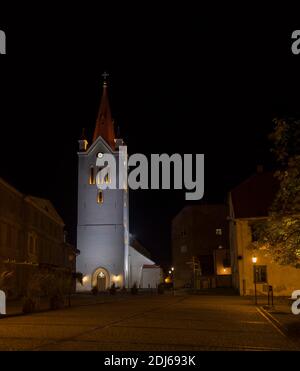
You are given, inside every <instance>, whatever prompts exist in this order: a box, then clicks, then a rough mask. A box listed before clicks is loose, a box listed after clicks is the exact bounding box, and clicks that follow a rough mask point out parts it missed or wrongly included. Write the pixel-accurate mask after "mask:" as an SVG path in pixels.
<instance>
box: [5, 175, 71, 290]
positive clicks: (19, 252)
mask: <svg viewBox="0 0 300 371" xmlns="http://www.w3.org/2000/svg"><path fill="white" fill-rule="evenodd" d="M41 269H44V270H45V269H46V270H48V271H51V272H59V274H64V275H66V277H70V276H72V277H73V275H74V273H75V269H76V251H75V249H74V247H73V246H72V245H70V244H68V243H67V242H66V241H65V232H64V222H63V220H62V218H61V217H60V216H59V214H58V213H57V211H56V210H55V208H54V207H53V205H52V203H51V202H50V201H49V200H46V199H42V198H38V197H33V196H28V195H27V196H26V195H24V194H22V193H21V192H19V191H18V190H16V189H15V188H14V187H12V186H11V185H10V184H8V183H7V182H5V181H4V180H3V179H1V178H0V278H1V280H0V285H1V286H2V287H0V289H1V288H2V289H4V290H5V291H6V293H7V294H8V297H17V296H22V295H25V294H26V289H27V285H28V282H29V280H30V277H32V275H33V274H34V273H36V272H37V271H38V270H41ZM4 277H9V278H7V279H4ZM4 286H5V287H4Z"/></svg>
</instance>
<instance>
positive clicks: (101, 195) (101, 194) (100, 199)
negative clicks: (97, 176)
mask: <svg viewBox="0 0 300 371" xmlns="http://www.w3.org/2000/svg"><path fill="white" fill-rule="evenodd" d="M97 203H98V204H102V203H103V192H102V190H101V189H99V190H98V193H97Z"/></svg>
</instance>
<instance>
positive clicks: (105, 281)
mask: <svg viewBox="0 0 300 371" xmlns="http://www.w3.org/2000/svg"><path fill="white" fill-rule="evenodd" d="M109 286H110V280H109V273H108V271H107V270H106V269H105V268H97V269H96V270H95V271H94V273H93V277H92V287H97V289H98V291H100V292H101V291H105V290H106V289H107V288H109Z"/></svg>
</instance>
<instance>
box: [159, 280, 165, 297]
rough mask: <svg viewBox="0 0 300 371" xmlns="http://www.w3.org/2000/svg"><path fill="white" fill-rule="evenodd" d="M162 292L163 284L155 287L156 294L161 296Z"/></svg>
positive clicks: (163, 289) (163, 290)
mask: <svg viewBox="0 0 300 371" xmlns="http://www.w3.org/2000/svg"><path fill="white" fill-rule="evenodd" d="M164 292H165V287H164V285H163V283H160V284H159V285H158V286H157V293H158V294H160V295H162V294H163V293H164Z"/></svg>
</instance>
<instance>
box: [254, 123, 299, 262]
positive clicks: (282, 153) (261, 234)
mask: <svg viewBox="0 0 300 371" xmlns="http://www.w3.org/2000/svg"><path fill="white" fill-rule="evenodd" d="M274 123H275V127H274V130H273V132H272V133H271V135H270V139H271V140H272V142H273V148H272V152H273V153H274V154H275V156H276V160H277V164H278V169H277V171H276V172H275V174H274V176H275V177H276V178H277V179H278V182H279V190H278V192H277V194H276V197H275V199H274V202H273V204H272V207H271V209H270V215H269V217H268V218H267V219H266V220H264V221H262V222H257V223H256V225H255V234H256V235H257V243H256V245H257V247H258V248H259V249H260V250H265V251H266V253H268V254H269V255H270V256H271V257H272V259H273V260H274V261H276V262H277V263H279V264H282V265H291V266H295V267H297V268H300V120H294V119H276V120H274Z"/></svg>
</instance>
